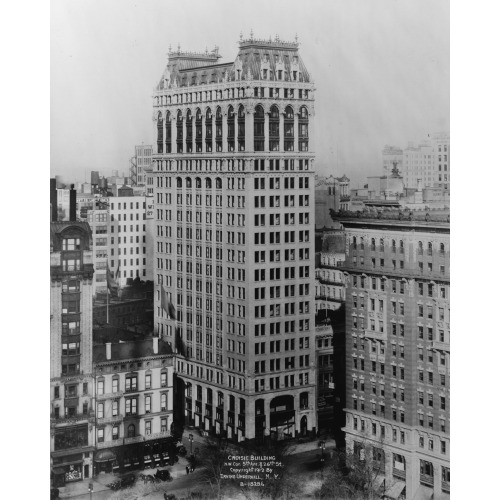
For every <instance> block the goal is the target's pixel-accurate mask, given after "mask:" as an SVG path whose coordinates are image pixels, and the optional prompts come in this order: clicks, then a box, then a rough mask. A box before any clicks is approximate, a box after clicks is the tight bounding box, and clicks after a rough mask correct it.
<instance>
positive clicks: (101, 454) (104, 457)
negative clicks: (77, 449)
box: [94, 450, 116, 463]
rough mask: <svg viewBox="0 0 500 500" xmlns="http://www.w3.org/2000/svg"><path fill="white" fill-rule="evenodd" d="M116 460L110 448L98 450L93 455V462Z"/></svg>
mask: <svg viewBox="0 0 500 500" xmlns="http://www.w3.org/2000/svg"><path fill="white" fill-rule="evenodd" d="M112 460H116V455H115V454H114V453H113V452H112V451H111V450H99V451H98V452H97V453H96V454H95V455H94V462H99V463H100V462H111V461H112Z"/></svg>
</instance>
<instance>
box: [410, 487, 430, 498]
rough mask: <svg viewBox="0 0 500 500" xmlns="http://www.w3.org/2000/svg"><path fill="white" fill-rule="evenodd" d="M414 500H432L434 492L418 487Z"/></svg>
mask: <svg viewBox="0 0 500 500" xmlns="http://www.w3.org/2000/svg"><path fill="white" fill-rule="evenodd" d="M414 498H415V500H432V499H433V498H434V490H433V489H432V488H426V487H425V486H419V487H418V490H417V493H416V494H415V497H414Z"/></svg>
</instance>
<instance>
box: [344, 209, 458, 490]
mask: <svg viewBox="0 0 500 500" xmlns="http://www.w3.org/2000/svg"><path fill="white" fill-rule="evenodd" d="M335 219H336V220H337V221H338V222H340V223H341V224H342V225H343V227H344V229H345V236H346V242H347V245H346V260H345V263H344V265H343V270H344V273H345V274H346V276H347V284H346V287H347V288H346V366H347V370H346V373H347V384H346V389H347V395H346V400H347V401H346V426H345V428H344V430H345V433H346V445H347V448H348V449H349V450H351V451H352V452H353V453H354V454H356V455H357V456H358V457H359V458H361V459H362V458H363V457H367V456H369V457H370V460H372V463H375V465H376V466H377V468H378V469H379V470H380V471H381V475H379V477H378V478H376V481H377V486H380V487H381V491H382V490H383V491H384V492H385V495H386V497H388V498H422V499H428V498H436V499H437V498H440V499H441V498H444V499H448V498H449V493H450V371H449V367H450V316H449V313H450V311H449V293H450V225H449V211H440V212H439V211H433V212H431V213H427V212H426V211H421V212H419V213H417V212H414V213H405V214H399V213H398V211H384V212H381V213H379V214H363V216H362V217H358V216H357V214H355V213H352V212H351V213H349V214H336V215H335ZM401 495H402V496H401Z"/></svg>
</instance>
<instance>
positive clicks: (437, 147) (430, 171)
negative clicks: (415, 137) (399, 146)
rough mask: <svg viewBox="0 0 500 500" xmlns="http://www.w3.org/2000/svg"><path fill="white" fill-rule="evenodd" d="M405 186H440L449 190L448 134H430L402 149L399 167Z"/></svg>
mask: <svg viewBox="0 0 500 500" xmlns="http://www.w3.org/2000/svg"><path fill="white" fill-rule="evenodd" d="M401 174H402V176H403V182H404V185H405V187H406V188H417V187H418V186H419V181H421V184H420V186H421V187H422V188H427V187H430V188H441V189H442V190H443V191H447V192H449V190H450V135H449V133H445V132H442V133H436V134H432V135H431V136H430V137H429V138H427V139H426V140H424V141H421V142H420V143H419V144H418V145H414V144H413V143H409V144H408V146H407V147H406V148H405V149H404V151H403V165H402V169H401Z"/></svg>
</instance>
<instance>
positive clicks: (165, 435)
mask: <svg viewBox="0 0 500 500" xmlns="http://www.w3.org/2000/svg"><path fill="white" fill-rule="evenodd" d="M168 437H170V432H168V431H165V432H155V433H154V434H148V435H146V436H144V441H152V440H153V439H162V438H168Z"/></svg>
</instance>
